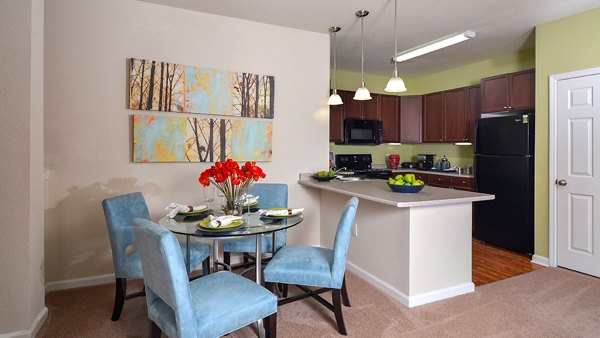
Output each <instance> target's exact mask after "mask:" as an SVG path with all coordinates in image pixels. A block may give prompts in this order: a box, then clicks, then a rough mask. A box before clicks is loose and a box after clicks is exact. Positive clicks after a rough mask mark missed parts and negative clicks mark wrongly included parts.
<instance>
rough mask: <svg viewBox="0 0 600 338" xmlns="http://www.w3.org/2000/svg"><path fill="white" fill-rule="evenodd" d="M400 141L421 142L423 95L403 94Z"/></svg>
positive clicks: (401, 100)
mask: <svg viewBox="0 0 600 338" xmlns="http://www.w3.org/2000/svg"><path fill="white" fill-rule="evenodd" d="M399 113H400V114H399V115H400V130H399V134H400V142H402V143H421V141H422V139H421V126H422V116H423V96H421V95H410V96H402V97H401V99H400V111H399Z"/></svg>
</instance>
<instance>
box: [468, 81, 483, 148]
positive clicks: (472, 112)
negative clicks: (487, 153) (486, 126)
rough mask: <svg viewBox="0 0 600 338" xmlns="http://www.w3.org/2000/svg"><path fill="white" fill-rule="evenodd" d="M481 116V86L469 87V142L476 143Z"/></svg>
mask: <svg viewBox="0 0 600 338" xmlns="http://www.w3.org/2000/svg"><path fill="white" fill-rule="evenodd" d="M480 116H481V86H480V85H476V86H471V87H467V135H468V140H467V141H471V142H474V141H475V127H476V126H477V119H478V118H479V117H480Z"/></svg>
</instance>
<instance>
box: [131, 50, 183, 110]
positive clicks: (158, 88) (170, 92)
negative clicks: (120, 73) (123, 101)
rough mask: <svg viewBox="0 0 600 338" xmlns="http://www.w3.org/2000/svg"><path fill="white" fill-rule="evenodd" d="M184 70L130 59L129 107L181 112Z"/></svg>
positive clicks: (168, 65) (166, 64)
mask: <svg viewBox="0 0 600 338" xmlns="http://www.w3.org/2000/svg"><path fill="white" fill-rule="evenodd" d="M184 71H185V67H183V66H181V65H177V64H174V63H168V62H156V61H147V60H143V59H131V62H130V64H129V108H130V109H139V110H156V111H168V112H183V101H184V99H185V98H184V93H183V84H184V80H185V73H184Z"/></svg>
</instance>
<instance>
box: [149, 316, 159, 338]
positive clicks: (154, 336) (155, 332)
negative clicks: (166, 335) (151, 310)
mask: <svg viewBox="0 0 600 338" xmlns="http://www.w3.org/2000/svg"><path fill="white" fill-rule="evenodd" d="M161 334H162V330H161V329H160V327H158V325H156V324H155V323H154V322H153V321H151V320H150V330H149V332H148V336H149V337H150V338H160V336H161Z"/></svg>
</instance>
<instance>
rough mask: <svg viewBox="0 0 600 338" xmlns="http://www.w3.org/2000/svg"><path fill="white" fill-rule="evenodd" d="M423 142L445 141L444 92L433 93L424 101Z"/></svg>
mask: <svg viewBox="0 0 600 338" xmlns="http://www.w3.org/2000/svg"><path fill="white" fill-rule="evenodd" d="M423 102H424V108H423V142H425V143H440V142H443V141H444V128H443V127H444V99H443V92H438V93H431V94H427V95H425V96H424V99H423Z"/></svg>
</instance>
